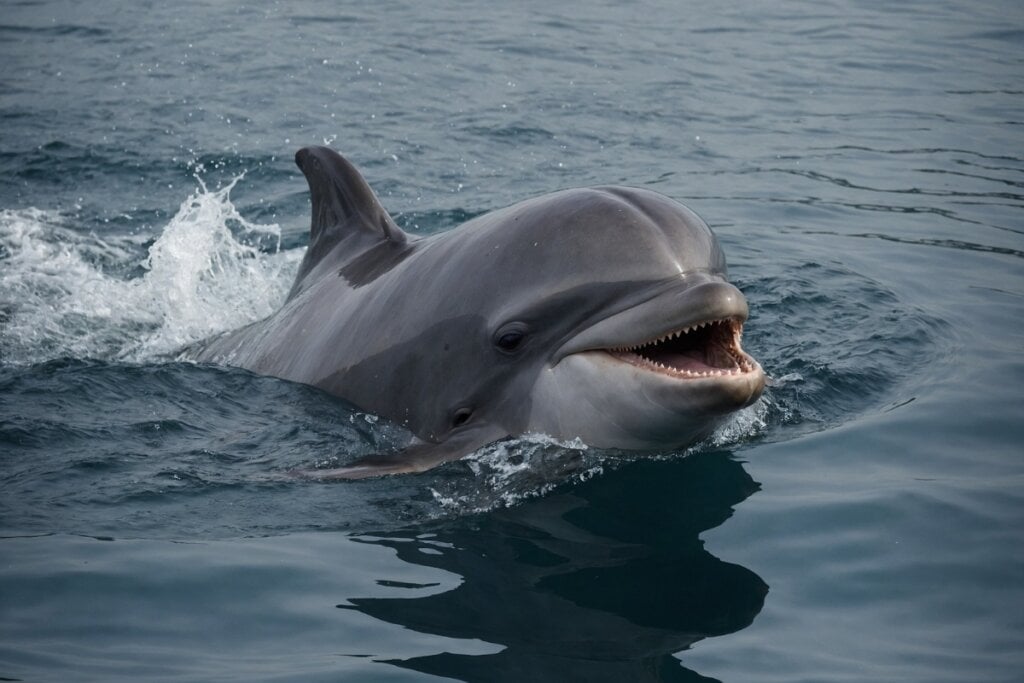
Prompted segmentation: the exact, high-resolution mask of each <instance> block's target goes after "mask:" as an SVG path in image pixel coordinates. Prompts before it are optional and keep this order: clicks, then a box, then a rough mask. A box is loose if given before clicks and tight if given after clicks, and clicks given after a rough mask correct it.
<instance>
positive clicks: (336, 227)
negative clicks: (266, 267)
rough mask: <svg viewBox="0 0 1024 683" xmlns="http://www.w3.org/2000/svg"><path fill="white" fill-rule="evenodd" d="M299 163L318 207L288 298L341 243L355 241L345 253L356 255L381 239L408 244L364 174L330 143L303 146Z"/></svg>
mask: <svg viewBox="0 0 1024 683" xmlns="http://www.w3.org/2000/svg"><path fill="white" fill-rule="evenodd" d="M295 163H296V164H297V165H298V167H299V168H300V169H301V170H302V173H303V175H305V176H306V182H308V183H309V194H310V199H311V200H312V203H313V212H312V220H311V223H310V228H309V249H308V250H307V251H306V255H305V257H304V258H303V259H302V264H301V265H300V266H299V272H298V275H296V277H295V284H294V285H293V286H292V291H291V293H290V294H289V298H291V297H292V296H293V295H294V294H295V293H297V292H298V291H299V290H300V289H301V287H300V282H301V281H302V280H303V278H305V277H306V275H308V274H309V273H310V271H312V270H313V269H314V268H315V267H316V265H317V264H318V263H319V262H320V260H321V259H323V257H324V256H326V255H327V254H328V253H330V252H331V251H332V250H333V249H334V248H335V247H336V246H337V245H338V244H340V243H342V242H344V243H346V244H347V245H350V246H349V247H348V248H346V249H345V252H346V254H351V255H352V256H355V255H356V254H358V253H360V252H362V251H365V250H366V249H369V248H371V247H373V246H376V245H378V244H380V243H391V244H393V245H395V246H401V245H404V244H405V243H406V239H407V238H406V235H405V233H404V232H402V230H401V228H399V227H398V226H397V225H395V222H394V221H393V220H392V219H391V216H389V215H388V212H387V211H386V210H385V209H384V207H383V206H381V204H380V201H378V200H377V196H376V195H375V194H374V193H373V190H372V189H370V186H369V185H368V184H367V182H366V181H365V180H364V179H363V176H361V175H360V174H359V171H357V170H356V168H355V166H353V165H352V164H350V163H349V162H348V161H347V160H346V159H345V158H344V157H342V156H341V155H340V154H338V153H337V152H335V151H334V150H333V149H331V148H329V147H304V148H302V149H300V150H299V151H298V152H296V153H295Z"/></svg>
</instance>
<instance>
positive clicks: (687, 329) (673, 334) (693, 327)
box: [612, 320, 721, 351]
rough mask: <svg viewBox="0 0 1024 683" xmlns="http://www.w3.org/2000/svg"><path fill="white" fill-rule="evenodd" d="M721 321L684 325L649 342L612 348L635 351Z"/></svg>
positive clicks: (614, 349)
mask: <svg viewBox="0 0 1024 683" xmlns="http://www.w3.org/2000/svg"><path fill="white" fill-rule="evenodd" d="M720 322H721V321H719V320H711V321H708V322H702V323H697V324H696V325H690V326H689V327H684V328H683V329H681V330H676V331H675V332H669V333H668V334H666V335H664V336H661V337H658V338H657V339H652V340H651V341H649V342H644V343H643V344H634V345H633V346H617V347H614V348H613V349H612V350H613V351H635V350H636V349H639V348H643V347H644V346H652V345H654V344H660V343H661V342H665V341H668V340H670V339H677V338H679V337H681V336H683V335H684V334H689V333H690V332H696V331H697V330H700V329H703V328H705V327H707V326H708V325H717V324H719V323H720Z"/></svg>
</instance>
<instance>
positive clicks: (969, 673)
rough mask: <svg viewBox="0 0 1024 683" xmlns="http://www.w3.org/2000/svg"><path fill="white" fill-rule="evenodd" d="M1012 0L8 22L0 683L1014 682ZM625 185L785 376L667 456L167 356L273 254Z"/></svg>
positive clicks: (181, 11)
mask: <svg viewBox="0 0 1024 683" xmlns="http://www.w3.org/2000/svg"><path fill="white" fill-rule="evenodd" d="M1022 47H1024V11H1022V10H1021V8H1020V6H1019V4H1018V3H1013V2H997V1H991V2H980V3H970V4H964V3H953V2H941V3H923V2H908V3H899V4H886V3H871V2H858V3H828V4H822V3H801V2H792V1H788V0H787V1H785V2H780V3H773V4H771V5H768V4H765V3H751V2H745V3H738V4H732V5H728V6H718V5H708V4H707V3H703V4H701V3H687V2H682V3H678V2H671V3H670V2H645V3H640V4H638V5H634V4H617V3H585V4H584V3H579V4H576V3H572V4H569V5H553V4H551V3H532V2H531V3H525V4H520V5H503V6H498V5H494V4H493V3H449V2H438V3H429V4H422V3H400V2H383V3H373V4H366V5H353V4H340V5H339V4H337V3H329V2H314V1H309V2H295V3H276V2H261V3H245V4H243V3H218V2H212V1H202V0H197V1H195V2H188V3H184V4H181V3H179V4H173V5H147V4H122V3H115V2H109V1H105V0H101V1H100V2H94V3H69V2H49V1H42V2H29V1H26V2H9V3H5V4H4V6H3V8H2V17H0V535H2V539H0V677H3V678H6V679H16V680H26V681H47V680H54V681H56V680H70V679H74V680H84V681H118V680H132V681H135V680H176V681H178V680H192V681H211V680H220V681H228V680H245V681H253V680H260V681H272V680H279V681H285V680H287V681H328V680H329V681H337V680H356V681H364V680H382V681H383V680H388V681H395V680H410V681H420V680H466V681H503V680H507V681H522V680H536V681H569V680H585V681H601V680H607V681H625V680H635V681H644V680H650V681H654V680H658V681H701V680H721V681H878V680H901V681H967V680H970V681H1017V680H1020V678H1021V676H1022V675H1024V656H1022V655H1021V653H1022V652H1024V618H1022V617H1021V613H1022V612H1021V608H1020V606H1021V605H1022V604H1024V585H1022V583H1024V532H1022V523H1024V518H1022V510H1024V491H1022V487H1024V461H1022V456H1021V453H1022V452H1024V451H1022V446H1021V442H1022V435H1024V425H1022V418H1024V415H1022V413H1021V400H1022V398H1024V395H1022V389H1021V386H1022V383H1024V357H1022V351H1024V333H1022V332H1024V327H1022V323H1021V320H1022V314H1024V277H1022V276H1024V270H1022V265H1024V262H1022V256H1024V236H1022V233H1024V221H1022V216H1024V213H1022V208H1024V194H1022V192H1021V187H1022V186H1024V155H1022V154H1021V149H1022V148H1024V136H1022V133H1021V126H1022V123H1024V117H1022V103H1024V78H1022V75H1021V74H1022V73H1024V64H1022V57H1021V55H1024V52H1022V50H1021V48H1022ZM309 144H330V145H332V146H334V147H335V148H337V149H338V150H339V151H341V152H342V153H344V154H345V155H346V156H347V157H348V158H350V159H351V160H352V161H353V162H354V163H355V164H356V165H357V167H359V168H360V169H361V170H362V171H363V172H364V174H365V175H366V177H367V179H368V181H369V182H370V183H371V185H372V186H373V187H374V188H375V190H376V191H377V193H378V195H379V196H380V197H381V199H382V202H383V203H384V204H385V206H386V207H387V208H388V209H389V211H391V213H392V214H393V216H394V217H395V219H396V221H397V222H398V223H399V225H401V226H402V228H403V229H405V230H407V231H409V232H411V233H414V234H420V235H425V234H431V233H435V232H439V231H443V230H448V229H451V228H453V227H455V226H457V225H458V224H460V223H461V222H463V221H464V220H466V219H468V218H471V217H473V216H476V215H479V214H482V213H484V212H487V211H489V210H493V209H496V208H500V207H503V206H507V205H509V204H511V203H513V202H516V201H519V200H521V199H524V198H527V197H531V196H536V195H538V194H541V193H544V192H548V191H552V190H555V189H561V188H566V187H574V186H584V185H594V184H603V183H620V184H629V185H636V186H641V187H648V188H651V189H654V190H657V191H659V192H662V193H664V194H666V195H668V196H670V197H673V198H675V199H677V200H679V201H682V202H684V203H686V204H687V205H689V206H691V207H692V208H694V209H695V210H696V211H697V212H698V213H700V214H701V215H702V216H703V217H704V218H705V219H706V220H707V221H708V223H709V224H711V226H712V227H713V229H714V230H715V231H716V233H717V234H718V236H719V238H720V240H721V242H722V244H723V247H724V249H725V252H726V255H727V258H728V261H729V266H730V275H731V279H732V280H733V281H734V282H735V283H736V284H737V285H738V286H739V287H740V288H741V289H742V290H743V291H744V293H745V294H746V296H747V298H748V301H749V303H750V307H751V319H750V321H749V323H748V324H747V326H746V329H745V336H744V346H745V347H746V348H747V349H748V350H749V351H750V352H751V353H752V354H753V355H754V356H755V357H757V358H758V359H759V360H760V361H761V363H762V365H763V366H764V367H765V370H766V372H767V373H768V374H769V375H770V377H771V381H770V384H769V386H768V388H767V390H766V392H765V395H764V397H763V398H762V399H761V401H759V402H758V403H757V404H755V405H754V406H752V407H750V408H749V409H747V410H744V411H741V412H740V413H739V414H737V416H736V417H735V418H734V419H733V420H732V421H731V422H729V423H728V424H727V425H725V426H724V427H723V428H722V429H720V430H719V431H718V432H717V433H716V434H715V435H713V436H712V437H711V438H710V439H709V440H707V441H706V442H704V443H701V444H698V445H696V446H694V447H692V448H689V449H686V450H681V451H678V452H669V453H660V454H655V455H653V456H643V457H638V456H635V455H625V454H614V453H606V452H601V451H598V450H595V449H591V448H588V447H587V446H586V444H584V443H582V442H580V441H578V440H577V441H569V442H558V441H555V440H552V439H550V438H548V437H546V436H544V435H524V436H522V437H520V438H516V439H513V440H511V441H506V442H501V443H498V444H493V445H491V446H488V447H485V448H483V449H481V450H480V451H479V452H477V453H475V454H474V455H473V456H471V457H470V458H468V459H467V460H465V461H462V462H458V463H452V464H450V465H446V466H445V467H443V468H440V469H438V470H436V471H432V472H429V473H426V474H423V475H417V476H409V477H394V478H383V479H377V480H367V481H361V482H335V483H328V482H316V481H308V480H296V479H293V478H289V477H286V476H283V475H284V474H285V473H287V472H288V471H290V470H292V469H294V468H296V467H301V468H310V467H331V466H337V465H340V464H343V463H345V462H348V461H349V460H351V459H352V458H354V457H357V456H359V455H365V454H369V453H374V452H381V451H384V450H388V449H394V448H398V447H400V446H401V445H402V444H403V443H405V441H406V440H407V439H408V436H409V435H408V434H407V433H405V432H404V431H403V430H401V429H400V428H398V427H396V426H394V425H390V424H388V423H387V422H386V421H384V420H382V419H379V418H377V417H376V416H374V415H371V414H366V413H364V412H362V411H360V410H359V409H358V408H356V407H354V406H350V405H347V404H345V403H343V402H341V401H338V400H336V399H334V398H332V397H330V396H327V395H325V394H323V393H321V392H319V391H317V390H315V389H312V388H310V387H306V386H301V385H293V384H289V383H286V382H282V381H279V380H275V379H272V378H267V377H260V376H255V375H252V374H250V373H247V372H245V371H241V370H237V369H231V368H218V367H207V366H197V365H194V364H190V363H183V362H179V361H177V360H176V359H177V352H178V351H179V350H180V349H181V348H183V347H184V346H186V345H188V344H189V343H192V342H195V341H198V340H201V339H204V338H206V337H209V336H211V335H214V334H217V333H219V332H222V331H225V330H229V329H233V328H235V327H238V326H240V325H243V324H245V323H247V322H250V321H253V320H258V319H260V318H261V317H264V316H266V315H267V314H269V313H270V312H272V311H273V310H275V308H276V307H277V306H278V305H279V304H280V303H281V301H282V300H283V297H284V296H285V294H286V293H287V290H288V288H289V286H290V284H291V279H292V277H293V276H294V273H295V270H296V269H297V266H298V262H299V261H300V260H301V258H302V254H303V250H304V247H305V244H306V234H307V231H308V222H309V215H308V212H309V205H308V192H307V189H306V185H305V182H304V180H303V178H302V176H301V174H300V173H299V172H298V170H297V169H296V168H295V167H294V165H293V162H292V155H293V154H294V152H295V150H296V149H298V148H299V147H301V146H304V145H309Z"/></svg>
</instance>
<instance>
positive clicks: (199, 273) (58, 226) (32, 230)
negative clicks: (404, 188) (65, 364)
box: [0, 178, 302, 364]
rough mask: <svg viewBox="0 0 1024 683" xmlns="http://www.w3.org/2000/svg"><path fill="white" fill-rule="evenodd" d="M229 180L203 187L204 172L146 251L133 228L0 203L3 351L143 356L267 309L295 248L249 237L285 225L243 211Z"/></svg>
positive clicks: (36, 357)
mask: <svg viewBox="0 0 1024 683" xmlns="http://www.w3.org/2000/svg"><path fill="white" fill-rule="evenodd" d="M237 180H238V179H237V178H236V179H235V182H237ZM234 184H235V183H234V182H232V183H231V184H230V185H228V186H226V187H224V188H222V189H220V190H216V191H210V190H208V189H207V188H206V186H205V185H204V184H203V183H202V181H200V182H199V188H197V189H196V190H195V192H193V193H192V194H191V195H190V196H189V197H188V198H187V199H186V200H185V201H183V202H182V204H181V206H180V208H179V209H178V212H177V214H175V216H174V217H173V218H172V219H171V220H170V222H169V223H168V224H167V225H166V226H165V227H164V229H163V230H162V231H161V234H160V236H159V237H158V238H157V240H156V241H155V242H154V243H153V244H152V245H151V246H150V247H149V249H148V253H145V255H144V253H143V251H142V246H141V245H140V243H139V242H140V238H138V237H132V236H121V237H118V238H111V239H106V240H105V239H101V238H100V237H98V236H96V235H95V234H85V233H84V232H83V231H80V230H79V231H76V230H74V229H73V227H74V226H73V225H71V220H72V219H70V218H67V217H65V216H63V215H61V214H60V213H58V212H53V211H43V210H40V209H35V208H30V209H23V210H2V211H0V323H2V326H0V349H2V352H0V353H2V360H3V362H4V363H15V364H28V363H37V362H42V361H45V360H49V359H52V358H59V357H69V356H70V357H76V358H101V359H121V360H129V361H142V360H146V359H150V358H154V357H157V356H160V355H163V354H169V353H172V352H174V351H175V350H177V349H179V348H180V347H182V346H184V345H186V344H188V343H190V342H193V341H197V340H199V339H202V338H204V337H207V336H210V335H212V334H215V333H217V332H221V331H224V330H227V329H232V328H235V327H238V326H240V325H243V324H245V323H248V322H251V321H253V320H257V319H259V318H262V317H265V316H267V315H269V314H270V313H271V312H272V311H273V310H274V309H275V308H276V307H277V306H278V305H279V304H280V302H281V300H282V299H283V297H284V295H285V293H286V292H287V288H288V286H289V284H290V282H291V278H292V276H293V274H294V271H295V267H296V266H297V263H298V261H299V260H300V259H301V257H302V250H301V249H297V250H291V251H286V252H280V251H279V250H278V251H275V252H273V253H266V252H263V251H260V250H259V249H258V248H257V247H255V246H253V245H252V244H251V243H249V242H250V239H251V238H252V237H256V238H258V237H260V236H270V237H271V239H272V240H276V241H277V244H278V245H280V234H281V233H280V228H279V227H278V226H277V225H274V224H271V225H258V224H255V223H251V222H249V221H247V220H245V219H244V218H243V217H242V216H241V215H239V213H238V211H237V209H236V208H235V206H234V205H233V204H232V203H231V199H230V196H229V195H230V192H231V189H232V187H234ZM236 233H237V234H239V235H241V236H243V237H242V239H239V238H236V236H235V234H236ZM132 270H134V271H135V274H134V276H132V275H119V273H128V272H129V271H132ZM140 270H141V271H142V272H141V275H139V271H140Z"/></svg>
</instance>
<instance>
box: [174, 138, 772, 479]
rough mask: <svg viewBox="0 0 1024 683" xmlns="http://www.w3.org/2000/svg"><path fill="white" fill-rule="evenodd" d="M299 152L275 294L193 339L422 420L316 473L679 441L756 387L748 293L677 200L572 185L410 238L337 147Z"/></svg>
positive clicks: (363, 403)
mask: <svg viewBox="0 0 1024 683" xmlns="http://www.w3.org/2000/svg"><path fill="white" fill-rule="evenodd" d="M295 161H296V163H297V164H298V166H299V168H300V169H302V172H303V174H304V175H305V176H306V179H307V181H308V182H309V189H310V194H311V199H312V226H311V229H310V241H309V248H308V250H307V252H306V254H305V257H304V259H303V261H302V263H301V265H300V267H299V272H298V275H297V276H296V278H295V283H294V285H293V286H292V288H291V291H290V293H289V294H288V298H287V300H286V301H285V303H284V304H283V305H282V307H281V308H280V309H279V310H278V311H277V312H276V313H274V314H273V315H271V316H270V317H268V318H266V319H264V320H262V321H259V322H256V323H253V324H251V325H248V326H246V327H243V328H241V329H239V330H235V331H233V332H229V333H226V334H224V335H221V336H219V337H216V338H214V339H212V340H210V341H208V342H206V343H205V344H202V345H200V346H199V347H197V348H194V349H193V350H192V351H191V352H190V353H189V354H188V356H189V357H191V358H192V359H193V360H196V361H199V362H209V363H220V364H226V365H232V366H238V367H242V368H247V369H249V370H251V371H253V372H257V373H260V374H266V375H272V376H275V377H280V378H283V379H286V380H291V381H295V382H303V383H305V384H310V385H313V386H315V387H319V388H321V389H323V390H325V391H327V392H328V393H331V394H334V395H335V396H339V397H341V398H343V399H345V400H347V401H349V402H351V403H353V404H355V405H356V406H358V407H359V408H361V409H363V410H366V411H369V412H372V413H375V414H378V415H381V416H383V417H386V418H388V419H390V420H392V421H394V422H396V423H398V424H401V425H404V426H405V427H406V428H408V429H409V430H410V431H412V432H413V433H414V434H415V435H416V436H417V437H418V442H416V443H415V444H414V445H411V446H410V447H408V448H406V449H404V450H401V451H399V452H397V453H393V454H388V455H375V456H370V457H368V458H363V459H362V460H359V461H357V462H355V463H353V464H352V465H350V466H348V467H342V468H339V469H335V470H325V471H317V472H316V473H315V474H316V475H317V476H322V477H338V478H361V477H366V476H375V475H380V474H393V473H399V472H416V471H422V470H426V469H429V468H431V467H434V466H436V465H438V464H440V463H443V462H446V461H449V460H454V459H457V458H460V457H462V456H463V455H466V454H468V453H471V452H473V451H475V450H476V449H478V448H480V447H481V446H484V445H486V444H488V443H490V442H492V441H496V440H498V439H502V438H504V437H506V436H509V435H516V434H523V433H528V432H540V433H545V434H549V435H551V436H554V437H556V438H559V439H572V438H575V437H579V438H580V439H582V441H584V442H585V443H587V444H589V445H591V446H594V447H598V448H618V449H628V450H661V449H670V448H677V447H682V446H686V445H688V444H691V443H693V442H695V441H697V440H699V439H701V438H703V437H705V436H707V435H708V434H710V433H711V432H712V431H713V430H714V429H715V427H716V426H718V425H719V424H720V423H721V422H722V421H723V420H724V419H725V418H726V417H727V416H728V415H729V414H730V413H732V412H733V411H736V410H738V409H740V408H743V407H744V406H747V405H750V404H751V403H753V402H754V401H756V400H757V398H758V397H759V396H760V395H761V391H762V390H763V388H764V383H765V376H764V372H763V371H762V369H761V366H760V365H758V363H757V362H756V361H755V360H754V359H753V358H751V357H750V356H748V355H747V354H746V353H745V352H744V351H743V350H742V349H741V348H740V333H741V330H742V326H743V322H744V321H745V320H746V318H747V303H746V300H745V299H744V297H743V294H741V293H740V291H739V290H738V289H736V288H735V287H734V286H732V285H731V284H729V283H728V281H727V280H726V266H725V258H724V255H723V254H722V250H721V248H720V247H719V244H718V241H717V240H716V239H715V236H714V235H713V234H712V232H711V230H710V229H709V228H708V226H707V224H705V223H704V221H703V220H701V219H700V217H698V216H697V215H696V214H695V213H693V212H692V211H691V210H689V209H688V208H686V207H685V206H683V205H681V204H679V203H677V202H675V201H673V200H671V199H669V198H667V197H664V196H662V195H660V194H657V193H655V192H651V191H649V190H643V189H636V188H629V187H595V188H587V189H572V190H564V191H561V192H555V193H553V194H548V195H545V196H542V197H537V198H534V199H528V200H526V201H523V202H520V203H518V204H515V205H513V206H511V207H508V208H505V209H501V210H498V211H494V212H492V213H489V214H486V215H483V216H480V217H477V218H474V219H472V220H470V221H469V222H467V223H465V224H464V225H462V226H460V227H458V228H455V229H453V230H450V231H448V232H444V233H441V234H438V235H433V236H430V237H423V238H417V237H414V236H410V235H407V234H406V233H404V232H403V231H402V230H401V229H400V228H399V227H398V226H397V225H396V224H395V222H394V221H393V220H392V219H391V217H390V216H389V215H388V213H387V211H385V209H384V208H383V207H382V206H381V204H380V202H379V201H378V199H377V197H376V196H375V195H374V193H373V191H372V190H371V189H370V186H369V185H368V184H367V183H366V181H365V180H364V179H363V178H362V176H361V175H360V174H359V172H358V171H357V170H356V169H355V168H354V167H353V166H352V165H351V164H350V163H349V162H348V161H346V160H345V159H344V158H343V157H341V156H340V155H339V154H337V153H336V152H335V151H333V150H331V149H329V148H326V147H307V148H305V149H301V150H299V152H298V153H297V154H296V155H295Z"/></svg>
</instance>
